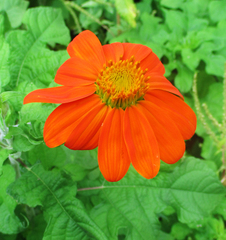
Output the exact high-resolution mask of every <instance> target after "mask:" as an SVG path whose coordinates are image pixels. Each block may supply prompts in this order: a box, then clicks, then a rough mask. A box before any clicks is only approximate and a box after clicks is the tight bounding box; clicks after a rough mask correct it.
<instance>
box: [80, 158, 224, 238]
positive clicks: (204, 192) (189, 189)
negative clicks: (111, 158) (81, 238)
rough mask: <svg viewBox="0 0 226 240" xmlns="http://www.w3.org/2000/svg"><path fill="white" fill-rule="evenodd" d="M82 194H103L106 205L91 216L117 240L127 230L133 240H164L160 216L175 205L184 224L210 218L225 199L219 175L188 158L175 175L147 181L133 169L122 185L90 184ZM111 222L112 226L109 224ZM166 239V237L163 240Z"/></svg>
mask: <svg viewBox="0 0 226 240" xmlns="http://www.w3.org/2000/svg"><path fill="white" fill-rule="evenodd" d="M78 191H79V193H80V194H88V193H89V198H90V195H92V194H95V191H98V192H99V194H101V196H102V199H103V202H102V204H99V205H97V206H95V207H94V208H93V209H92V212H91V216H92V218H93V219H94V220H95V221H96V223H97V224H98V225H99V226H100V227H101V228H102V229H103V230H104V231H105V233H106V234H107V235H108V237H109V239H117V233H118V229H120V228H126V229H127V238H126V239H128V240H130V239H144V240H146V239H153V240H155V239H160V237H159V236H161V234H163V233H162V232H161V230H160V223H159V221H158V217H157V216H158V214H159V213H161V212H162V211H163V210H164V209H165V208H166V207H167V206H172V207H173V208H174V209H175V210H176V213H177V215H178V219H179V221H181V222H182V223H189V222H194V221H197V220H200V219H202V218H203V217H205V216H208V215H209V214H210V213H211V212H212V211H213V209H214V208H215V207H216V206H217V205H218V204H219V203H220V202H221V201H222V199H223V198H224V196H225V193H226V192H225V189H224V187H223V186H222V184H221V182H220V181H219V180H218V178H217V176H216V174H215V172H214V171H213V170H212V169H211V168H209V167H208V166H207V165H206V164H205V162H203V161H200V160H199V159H195V158H186V159H185V160H184V163H183V164H182V165H181V166H180V167H177V168H175V170H174V171H173V173H160V174H159V175H158V176H157V177H156V178H154V179H152V180H147V179H144V178H142V177H141V176H139V175H138V174H137V173H136V172H135V171H132V170H130V171H129V172H128V173H127V175H126V176H125V177H124V178H123V179H122V180H121V181H119V182H116V183H110V182H106V181H105V182H104V183H103V184H100V185H99V187H98V185H97V182H93V181H87V182H86V183H85V184H84V185H82V189H81V192H80V190H78ZM108 222H110V225H109V224H108ZM163 239H164V238H163Z"/></svg>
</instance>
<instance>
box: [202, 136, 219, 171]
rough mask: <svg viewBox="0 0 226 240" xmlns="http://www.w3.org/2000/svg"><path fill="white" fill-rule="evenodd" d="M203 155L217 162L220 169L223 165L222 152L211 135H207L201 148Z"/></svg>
mask: <svg viewBox="0 0 226 240" xmlns="http://www.w3.org/2000/svg"><path fill="white" fill-rule="evenodd" d="M201 156H202V157H203V158H204V159H206V160H212V161H214V162H215V163H216V165H217V167H218V169H219V168H220V167H221V165H222V160H221V158H222V153H221V152H219V149H218V148H217V146H216V144H215V142H214V141H213V139H212V138H211V136H205V137H204V141H203V144H202V149H201Z"/></svg>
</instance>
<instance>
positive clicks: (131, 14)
mask: <svg viewBox="0 0 226 240" xmlns="http://www.w3.org/2000/svg"><path fill="white" fill-rule="evenodd" d="M114 1H115V7H116V10H117V12H118V14H119V15H120V16H121V17H122V18H124V19H125V20H126V21H127V22H128V23H129V25H130V26H131V27H133V28H135V27H136V21H135V18H136V15H137V9H136V5H135V4H134V2H133V0H124V1H121V0H114Z"/></svg>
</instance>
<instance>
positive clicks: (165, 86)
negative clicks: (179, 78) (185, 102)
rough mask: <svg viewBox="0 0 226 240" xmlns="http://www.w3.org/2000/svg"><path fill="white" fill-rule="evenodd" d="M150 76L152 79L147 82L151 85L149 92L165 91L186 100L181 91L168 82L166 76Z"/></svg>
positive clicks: (153, 74)
mask: <svg viewBox="0 0 226 240" xmlns="http://www.w3.org/2000/svg"><path fill="white" fill-rule="evenodd" d="M149 76H150V79H149V80H148V81H147V83H149V84H150V86H149V91H151V90H156V89H159V90H164V91H167V92H171V93H173V94H176V95H178V96H179V97H181V98H182V99H184V97H183V96H182V94H181V93H180V92H179V90H178V89H177V88H175V87H174V86H173V84H172V83H171V82H170V81H169V80H167V79H166V78H165V77H164V76H161V75H158V74H156V73H151V74H150V75H149Z"/></svg>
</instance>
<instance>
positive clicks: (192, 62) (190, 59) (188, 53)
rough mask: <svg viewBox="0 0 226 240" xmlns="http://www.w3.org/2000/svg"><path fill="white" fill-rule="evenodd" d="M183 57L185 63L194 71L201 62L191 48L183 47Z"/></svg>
mask: <svg viewBox="0 0 226 240" xmlns="http://www.w3.org/2000/svg"><path fill="white" fill-rule="evenodd" d="M181 55H182V59H183V62H184V63H185V65H186V66H187V67H188V68H189V69H190V70H191V71H194V70H195V69H196V67H197V66H198V64H199V61H200V59H199V57H198V56H197V55H196V54H195V53H194V52H193V51H192V50H191V49H189V48H183V49H182V51H181Z"/></svg>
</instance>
